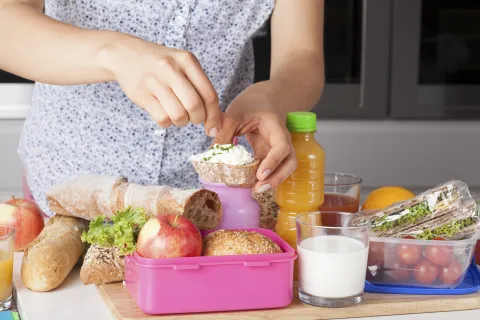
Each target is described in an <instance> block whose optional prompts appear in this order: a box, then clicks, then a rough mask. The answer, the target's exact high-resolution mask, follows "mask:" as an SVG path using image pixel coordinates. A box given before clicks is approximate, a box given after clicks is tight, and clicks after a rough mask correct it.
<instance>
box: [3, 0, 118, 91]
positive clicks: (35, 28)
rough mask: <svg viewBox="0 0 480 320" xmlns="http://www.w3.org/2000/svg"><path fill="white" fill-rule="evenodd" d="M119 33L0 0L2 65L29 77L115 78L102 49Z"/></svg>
mask: <svg viewBox="0 0 480 320" xmlns="http://www.w3.org/2000/svg"><path fill="white" fill-rule="evenodd" d="M2 4H3V5H2ZM119 35H120V34H117V33H114V32H109V31H93V30H86V29H81V28H77V27H75V26H71V25H68V24H65V23H62V22H59V21H56V20H54V19H51V18H49V17H47V16H46V15H44V14H43V13H42V12H41V11H39V10H38V8H35V7H33V6H31V5H28V4H25V3H22V2H11V3H10V4H7V2H6V1H3V2H2V1H0V43H1V44H2V46H1V48H0V68H1V69H4V70H6V71H8V72H11V73H14V74H17V75H19V76H21V77H24V78H27V79H31V80H35V81H40V82H44V83H50V84H61V85H69V84H85V83H94V82H102V81H110V80H114V79H113V77H112V75H111V72H110V71H109V70H108V68H106V63H105V59H106V58H105V57H104V56H103V49H104V48H106V47H107V46H108V45H109V44H110V43H113V42H114V41H115V40H116V38H118V37H119Z"/></svg>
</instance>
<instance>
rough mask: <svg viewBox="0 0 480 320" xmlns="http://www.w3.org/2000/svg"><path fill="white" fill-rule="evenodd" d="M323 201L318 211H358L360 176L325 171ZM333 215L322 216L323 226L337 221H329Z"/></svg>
mask: <svg viewBox="0 0 480 320" xmlns="http://www.w3.org/2000/svg"><path fill="white" fill-rule="evenodd" d="M324 184H325V185H324V201H323V204H322V205H321V206H320V207H319V208H318V209H319V211H323V212H326V211H332V212H350V213H356V212H358V209H359V206H360V188H361V186H362V178H360V177H357V176H354V175H351V174H347V173H338V172H326V173H325V178H324ZM333 217H334V216H328V215H325V216H322V219H323V218H325V221H322V223H323V224H324V225H325V226H330V225H332V226H333V225H335V223H336V222H337V221H329V220H330V219H332V218H333Z"/></svg>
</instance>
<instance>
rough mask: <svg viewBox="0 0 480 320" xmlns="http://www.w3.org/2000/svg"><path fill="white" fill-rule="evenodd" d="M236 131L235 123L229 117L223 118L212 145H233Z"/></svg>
mask: <svg viewBox="0 0 480 320" xmlns="http://www.w3.org/2000/svg"><path fill="white" fill-rule="evenodd" d="M236 131H237V123H236V122H235V121H234V120H233V119H232V118H230V117H228V116H224V117H223V121H222V125H221V127H220V131H219V132H218V134H217V135H216V136H215V139H213V142H212V145H215V144H229V143H233V138H234V137H235V133H236Z"/></svg>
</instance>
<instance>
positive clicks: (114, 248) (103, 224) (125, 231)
mask: <svg viewBox="0 0 480 320" xmlns="http://www.w3.org/2000/svg"><path fill="white" fill-rule="evenodd" d="M148 218H149V215H148V214H147V213H146V212H145V210H144V209H142V208H135V209H134V208H131V207H128V208H126V209H124V210H121V211H117V212H116V213H115V215H114V216H113V217H112V219H111V221H107V219H106V217H105V216H104V215H101V216H98V217H97V218H95V220H93V221H91V222H90V228H89V229H88V231H85V232H83V234H82V241H83V242H87V243H88V244H90V247H89V248H88V250H87V253H86V254H85V258H84V260H83V264H82V268H81V269H80V279H81V280H82V282H83V283H84V284H86V285H87V284H105V283H112V282H119V281H123V280H124V277H125V271H124V268H125V261H124V260H125V256H126V255H130V254H132V253H133V252H134V251H135V249H136V243H137V238H138V234H139V233H140V229H142V227H143V225H144V224H145V223H146V222H147V220H148Z"/></svg>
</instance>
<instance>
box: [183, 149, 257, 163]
mask: <svg viewBox="0 0 480 320" xmlns="http://www.w3.org/2000/svg"><path fill="white" fill-rule="evenodd" d="M189 160H190V161H204V162H210V163H223V164H231V165H234V166H242V165H246V164H249V163H252V162H253V161H254V159H253V157H252V155H251V154H250V153H249V152H248V151H247V149H245V147H244V146H242V145H236V146H234V145H233V144H215V145H214V146H213V147H212V148H211V149H209V150H208V151H205V152H204V153H200V154H196V155H193V156H191V157H190V159H189Z"/></svg>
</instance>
